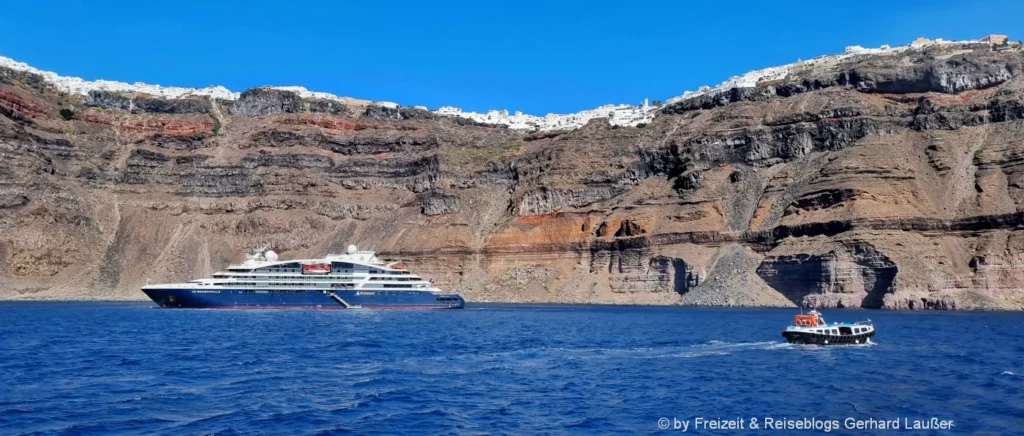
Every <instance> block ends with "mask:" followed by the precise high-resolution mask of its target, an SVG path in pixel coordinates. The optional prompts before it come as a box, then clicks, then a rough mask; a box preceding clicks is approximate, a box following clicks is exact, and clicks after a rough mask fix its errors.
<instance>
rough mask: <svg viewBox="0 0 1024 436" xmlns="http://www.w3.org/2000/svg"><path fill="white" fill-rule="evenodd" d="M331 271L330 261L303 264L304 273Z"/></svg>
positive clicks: (325, 272)
mask: <svg viewBox="0 0 1024 436" xmlns="http://www.w3.org/2000/svg"><path fill="white" fill-rule="evenodd" d="M330 272H331V264H329V263H309V264H306V265H302V273H303V274H329V273H330Z"/></svg>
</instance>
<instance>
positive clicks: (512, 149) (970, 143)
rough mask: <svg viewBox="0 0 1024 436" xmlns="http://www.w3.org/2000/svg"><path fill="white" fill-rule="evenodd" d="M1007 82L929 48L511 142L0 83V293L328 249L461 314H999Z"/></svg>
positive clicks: (353, 116)
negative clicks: (597, 308) (371, 259)
mask: <svg viewBox="0 0 1024 436" xmlns="http://www.w3.org/2000/svg"><path fill="white" fill-rule="evenodd" d="M1022 72H1024V56H1022V53H1021V51H1019V49H1012V50H1002V51H994V50H993V49H992V48H991V47H989V46H988V45H950V44H947V45H943V46H932V47H927V48H924V49H915V50H907V51H903V52H898V53H891V54H887V55H884V56H874V57H867V58H856V59H851V60H847V61H843V62H837V63H834V64H829V65H822V66H817V67H815V68H810V69H808V70H806V71H803V72H801V73H800V74H791V75H789V76H787V77H786V78H785V79H783V80H777V81H772V82H762V83H759V84H758V86H757V87H753V88H735V89H731V90H726V91H725V92H719V93H714V94H707V95H701V96H698V97H695V98H691V99H685V100H682V101H677V102H675V103H674V104H671V105H669V106H667V107H665V108H663V109H662V113H661V114H659V115H658V116H657V117H656V118H655V119H654V121H653V122H652V123H650V124H647V125H643V126H641V127H636V128H632V127H615V128H613V127H612V126H610V125H608V124H607V123H605V122H602V121H601V120H594V121H591V122H590V123H589V124H587V125H585V126H583V127H581V128H578V129H575V130H572V131H554V132H525V131H518V130H512V129H508V128H505V127H499V126H492V125H486V124H479V123H476V122H473V121H469V120H466V119H461V118H451V117H441V116H438V115H436V114H434V113H431V112H428V111H424V110H419V109H412V108H390V107H383V106H375V105H366V104H365V103H359V102H358V101H353V102H351V103H350V104H343V103H340V102H338V101H333V100H328V99H315V98H303V97H302V96H300V95H298V94H296V93H293V92H288V91H282V90H274V89H263V88H260V89H252V90H249V91H246V92H245V93H243V94H241V96H240V97H239V98H238V99H237V100H232V101H229V100H215V99H211V98H209V97H206V96H197V97H195V98H189V97H185V98H178V99H161V98H156V97H152V96H147V95H141V94H127V93H111V92H103V91H93V92H91V93H89V94H88V95H85V96H80V95H70V94H65V93H62V92H60V91H58V90H57V89H56V88H54V87H53V86H51V85H50V84H48V83H47V82H46V81H45V80H43V78H41V77H40V76H37V75H34V74H30V73H24V72H18V71H14V70H8V69H0V298H93V299H129V298H135V299H138V298H143V295H142V294H141V292H139V290H138V288H139V287H140V286H142V285H144V284H145V283H146V282H147V281H152V282H177V281H183V280H187V279H191V278H194V277H198V276H204V275H207V274H210V273H212V272H214V271H216V270H219V269H222V268H224V267H225V266H226V265H227V264H228V263H230V262H232V261H238V260H241V257H242V254H243V253H244V251H245V250H247V249H249V248H252V247H255V246H263V245H270V246H272V247H273V248H274V249H275V250H277V251H278V252H279V253H282V255H283V256H284V257H286V258H295V257H316V256H321V255H323V254H324V253H326V252H339V251H341V248H342V247H344V246H346V245H347V244H350V243H353V244H357V245H359V246H360V247H364V248H370V249H375V250H377V251H379V252H382V257H385V258H391V259H401V260H404V261H405V262H406V263H407V264H409V266H410V268H411V269H413V270H414V271H416V272H418V273H421V274H422V275H424V276H428V277H431V278H434V279H436V281H437V282H438V284H439V285H440V286H442V287H444V288H448V289H452V290H456V291H459V292H462V293H463V294H464V295H465V297H466V298H467V299H469V300H470V301H517V302H587V303H623V304H674V303H679V302H682V303H685V304H706V305H776V306H778V305H795V304H796V305H815V306H817V307H868V308H911V309H973V308H1013V309H1020V308H1024V291H1022V290H1024V231H1022V230H1021V229H1024V212H1022V202H1024V78H1022V77H1021V75H1022ZM62 110H63V111H62Z"/></svg>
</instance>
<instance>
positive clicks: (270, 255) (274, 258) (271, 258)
mask: <svg viewBox="0 0 1024 436" xmlns="http://www.w3.org/2000/svg"><path fill="white" fill-rule="evenodd" d="M263 257H265V258H266V259H267V260H269V261H271V262H277V253H275V252H274V250H267V252H266V253H263Z"/></svg>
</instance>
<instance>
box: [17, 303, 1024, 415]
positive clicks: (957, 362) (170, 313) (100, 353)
mask: <svg viewBox="0 0 1024 436" xmlns="http://www.w3.org/2000/svg"><path fill="white" fill-rule="evenodd" d="M793 313H794V311H792V310H775V309H693V308H679V307H592V306H499V305H470V306H469V307H468V308H467V309H466V310H450V311H368V310H349V311H346V310H191V309H156V308H154V307H153V305H152V304H148V303H0V434H5V435H6V434H22V433H41V434H172V435H180V434H225V435H226V434H336V433H356V434H393V433H417V434H437V433H458V434H465V433H470V434H483V433H490V434H536V433H597V434H609V433H662V434H668V433H677V432H678V431H676V430H673V429H671V427H673V426H680V425H681V424H683V423H686V424H687V425H688V432H689V433H699V434H759V433H765V434H767V433H773V434H797V433H801V434H803V433H806V434H810V433H824V429H823V428H819V429H817V430H813V429H812V430H808V431H801V430H797V429H793V428H790V429H782V430H779V429H767V430H766V429H764V428H763V423H764V419H765V418H772V419H773V422H780V421H781V422H783V423H785V422H787V421H786V420H790V422H792V421H794V420H803V419H804V418H807V419H808V420H810V421H808V422H812V424H811V425H814V424H813V420H819V421H822V422H824V421H829V420H837V421H838V422H839V425H840V428H838V429H836V430H832V431H831V433H840V434H842V433H859V434H868V433H871V434H877V433H885V431H881V430H877V431H856V430H845V429H844V428H842V427H843V425H844V421H845V420H847V419H854V420H860V421H864V420H868V419H871V418H874V419H877V420H892V419H899V420H903V419H908V420H911V421H912V420H917V419H921V420H928V419H930V418H937V419H942V420H952V421H953V425H954V427H953V429H952V430H950V431H920V432H916V434H936V433H938V434H945V433H949V434H962V433H978V434H1013V433H1016V434H1020V433H1022V432H1024V314H1021V313H968V312H881V311H863V310H857V311H853V310H846V311H840V310H834V311H825V316H826V319H828V320H829V321H855V320H860V319H863V318H865V317H870V318H872V319H873V320H874V321H875V323H876V326H877V328H878V331H879V333H878V336H876V338H875V344H873V345H867V346H845V347H833V348H828V347H814V346H793V345H789V344H786V343H785V342H784V341H783V340H782V337H781V336H780V331H781V330H782V329H783V328H784V326H785V325H787V324H788V323H789V322H790V321H791V320H792V315H793ZM662 418H666V420H662V421H661V424H663V425H664V424H665V423H668V425H669V427H670V429H669V430H665V431H661V430H660V428H659V420H660V419H662ZM698 418H700V419H704V420H706V421H705V422H707V421H710V420H714V419H716V418H721V419H731V420H735V419H737V418H739V419H741V420H743V421H744V428H743V429H742V430H718V431H715V430H713V429H711V428H710V427H707V426H706V425H705V427H704V428H695V425H696V424H695V421H696V420H697V419H698ZM751 419H757V420H758V424H759V427H761V428H760V429H758V430H752V429H750V428H749V422H750V420H751ZM723 425H728V424H723ZM783 425H795V424H783ZM900 425H903V422H902V421H901V422H900Z"/></svg>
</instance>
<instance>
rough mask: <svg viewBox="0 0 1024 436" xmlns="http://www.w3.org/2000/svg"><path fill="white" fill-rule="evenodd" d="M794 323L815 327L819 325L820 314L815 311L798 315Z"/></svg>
mask: <svg viewBox="0 0 1024 436" xmlns="http://www.w3.org/2000/svg"><path fill="white" fill-rule="evenodd" d="M793 325H796V326H804V327H814V326H816V325H818V315H817V314H815V313H812V314H810V315H796V316H795V317H794V319H793Z"/></svg>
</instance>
